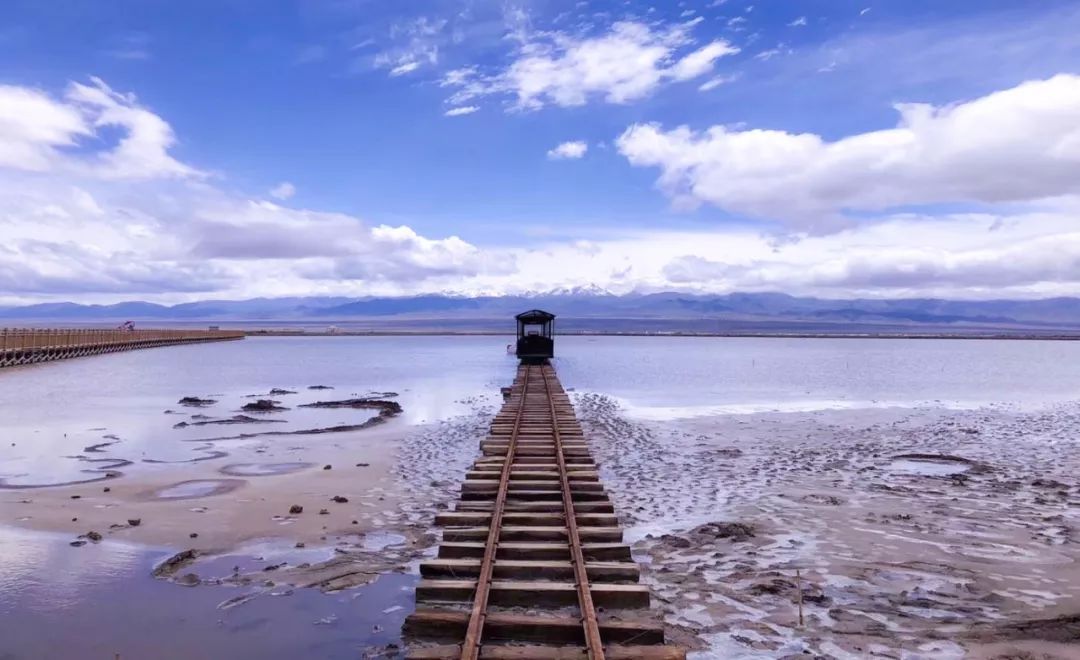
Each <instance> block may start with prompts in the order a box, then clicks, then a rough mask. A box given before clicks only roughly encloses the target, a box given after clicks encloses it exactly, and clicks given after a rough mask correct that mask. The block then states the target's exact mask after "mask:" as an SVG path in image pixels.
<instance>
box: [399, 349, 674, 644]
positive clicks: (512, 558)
mask: <svg viewBox="0 0 1080 660" xmlns="http://www.w3.org/2000/svg"><path fill="white" fill-rule="evenodd" d="M480 448H481V450H482V452H483V457H481V458H479V459H478V460H477V461H476V463H475V464H474V465H473V468H472V469H471V470H470V471H469V472H468V474H466V479H465V482H464V484H463V485H462V492H461V500H460V501H459V502H458V503H457V505H456V507H455V509H454V510H453V511H448V512H445V513H442V514H439V515H438V516H437V517H436V520H435V522H436V524H437V525H439V526H440V527H442V528H443V539H442V541H443V542H442V544H441V545H440V547H439V554H438V558H437V559H434V560H431V561H425V562H423V563H422V564H421V566H420V575H421V581H420V583H419V585H418V586H417V589H416V602H417V610H416V612H415V613H413V614H412V615H410V616H409V617H408V619H407V620H406V622H405V627H404V633H405V637H406V641H407V643H408V657H409V658H414V659H416V660H421V659H423V660H433V659H437V658H445V659H449V658H462V659H464V660H474V659H476V658H507V659H510V658H513V659H515V660H524V659H535V660H553V659H564V658H575V659H577V658H582V659H589V660H601V659H603V658H611V659H627V660H628V659H631V658H637V659H641V660H680V659H682V658H685V656H686V652H685V650H684V649H682V648H679V647H675V646H670V645H665V644H664V628H663V625H662V624H661V623H660V621H659V620H658V619H657V618H656V617H655V616H654V615H652V614H651V613H650V612H649V610H648V608H649V590H648V588H647V587H645V586H643V585H640V584H638V578H639V577H640V570H639V568H638V566H637V564H635V563H634V562H633V561H632V560H631V557H630V547H629V546H627V545H626V544H624V543H623V541H622V529H621V528H620V527H619V525H618V521H617V519H616V518H615V515H614V509H613V508H612V505H611V500H610V499H608V496H607V494H606V493H605V492H604V487H603V485H602V484H601V483H600V479H599V475H598V473H597V466H596V463H595V461H594V460H593V458H592V455H591V454H590V453H589V448H588V445H587V443H586V442H585V438H584V435H583V434H582V430H581V425H580V424H579V423H578V421H577V417H576V415H575V414H574V409H573V406H572V405H571V403H570V400H569V397H567V395H566V392H564V391H563V388H562V385H561V384H560V383H559V381H558V378H557V377H556V375H555V371H554V369H553V368H552V367H551V366H550V365H546V364H544V365H522V366H520V367H519V368H518V372H517V378H516V379H515V381H514V385H513V387H512V388H511V389H510V394H509V397H508V399H507V401H506V403H505V405H504V406H503V408H502V410H501V411H500V412H499V413H498V414H497V415H496V416H495V419H494V420H493V421H492V423H491V433H490V435H489V436H488V437H487V438H486V439H484V440H483V441H482V442H481V443H480Z"/></svg>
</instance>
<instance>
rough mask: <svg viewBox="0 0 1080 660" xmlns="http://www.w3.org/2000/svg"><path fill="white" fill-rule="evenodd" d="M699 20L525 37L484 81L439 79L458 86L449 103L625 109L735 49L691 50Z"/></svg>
mask: <svg viewBox="0 0 1080 660" xmlns="http://www.w3.org/2000/svg"><path fill="white" fill-rule="evenodd" d="M700 20H701V19H700V17H699V18H698V19H695V20H693V21H690V22H688V23H684V24H680V25H677V26H675V27H670V28H667V29H660V28H654V27H651V26H649V25H646V24H644V23H635V22H628V21H624V22H618V23H615V24H614V25H612V27H611V30H610V31H609V32H607V33H606V34H603V35H601V36H594V37H585V38H582V37H574V36H570V35H567V34H563V33H542V34H537V35H523V36H522V37H521V38H522V39H524V40H525V41H524V43H523V44H522V45H521V48H520V52H519V53H518V54H517V57H516V58H515V59H514V60H513V61H512V62H511V63H510V65H509V66H507V67H506V68H505V69H504V70H502V71H499V72H497V73H495V74H494V75H488V76H485V75H483V74H481V73H480V72H479V71H478V70H477V69H475V68H468V69H456V70H454V71H451V72H450V73H448V74H447V75H446V77H444V78H443V80H442V83H441V84H442V85H443V86H445V87H452V88H456V89H457V91H456V92H455V93H454V94H453V95H452V96H451V97H450V101H451V102H452V103H465V102H468V101H470V100H472V99H475V98H478V97H482V96H488V95H499V96H502V95H509V96H511V97H512V98H513V99H514V100H513V102H512V107H513V108H515V109H525V110H535V109H538V108H541V107H543V106H545V105H549V104H552V105H558V106H562V107H570V106H579V105H584V104H586V103H587V102H589V101H590V100H592V99H594V98H602V99H603V100H605V101H606V102H608V103H629V102H631V101H635V100H638V99H641V98H644V97H646V96H649V95H650V94H652V93H653V92H654V91H655V90H656V89H657V88H659V87H660V86H661V85H663V84H664V83H665V82H668V81H683V80H689V79H692V78H696V77H699V76H702V75H705V74H707V73H709V72H710V71H712V70H713V66H714V63H715V61H716V60H717V59H719V58H721V57H724V56H726V55H731V54H733V53H737V52H738V51H739V49H738V48H736V47H735V46H732V45H731V44H730V43H728V42H726V41H723V40H718V41H714V42H712V43H709V44H707V45H705V46H703V47H701V48H698V49H694V50H689V51H688V49H687V47H688V46H690V45H692V43H693V42H692V39H691V38H690V36H689V31H690V30H691V29H692V27H693V26H694V25H696V24H697V23H698V22H700Z"/></svg>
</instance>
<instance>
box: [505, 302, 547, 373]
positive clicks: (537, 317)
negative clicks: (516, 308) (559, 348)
mask: <svg viewBox="0 0 1080 660" xmlns="http://www.w3.org/2000/svg"><path fill="white" fill-rule="evenodd" d="M514 318H516V319H517V337H518V338H517V356H518V359H520V360H521V361H522V362H531V363H541V362H546V361H547V360H548V359H549V358H552V357H554V356H555V340H554V339H552V335H553V334H554V332H555V315H554V314H551V313H549V312H545V311H543V310H539V309H531V310H529V311H527V312H522V313H521V314H518V315H517V316H516V317H514Z"/></svg>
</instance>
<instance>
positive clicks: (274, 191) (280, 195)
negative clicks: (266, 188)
mask: <svg viewBox="0 0 1080 660" xmlns="http://www.w3.org/2000/svg"><path fill="white" fill-rule="evenodd" d="M295 194H296V186H294V185H293V184H291V183H289V182H288V181H282V182H281V183H279V184H277V185H276V186H274V187H273V188H271V189H270V196H271V197H273V198H274V199H280V200H286V199H289V198H290V197H292V196H293V195H295Z"/></svg>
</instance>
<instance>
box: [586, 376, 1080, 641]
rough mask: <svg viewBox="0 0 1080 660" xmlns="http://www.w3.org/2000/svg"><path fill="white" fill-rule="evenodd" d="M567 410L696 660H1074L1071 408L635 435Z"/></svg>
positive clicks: (879, 413)
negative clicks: (575, 417)
mask: <svg viewBox="0 0 1080 660" xmlns="http://www.w3.org/2000/svg"><path fill="white" fill-rule="evenodd" d="M575 402H576V404H577V406H578V410H579V415H580V417H581V418H582V422H583V424H584V425H585V428H586V432H587V433H589V434H590V435H591V437H592V440H593V447H594V453H595V454H596V456H597V458H598V460H600V461H601V462H602V476H603V479H604V481H605V483H606V485H607V487H608V489H609V490H610V491H611V493H612V496H613V499H614V501H615V504H616V509H617V511H618V512H619V514H620V516H621V517H622V519H623V522H624V524H625V525H626V526H627V527H628V536H629V537H630V540H632V541H633V542H634V552H635V555H636V556H637V557H638V558H639V559H640V560H642V561H645V562H648V564H649V565H650V567H651V570H649V571H648V572H647V574H646V578H645V579H646V580H647V581H648V582H649V583H650V584H651V586H652V587H653V589H654V594H656V595H657V596H658V598H657V599H656V600H657V601H658V605H659V607H660V608H661V609H662V610H663V612H664V616H665V619H666V621H667V622H668V623H669V624H670V625H671V627H672V635H673V637H675V638H677V639H681V640H682V641H684V642H685V643H687V644H688V645H690V646H692V647H695V648H697V649H699V651H698V655H697V657H699V658H735V657H774V658H778V657H785V656H788V655H792V656H793V655H794V654H799V656H800V657H801V656H802V654H804V653H810V654H813V655H818V656H825V657H836V658H864V657H881V658H915V657H925V658H931V657H932V658H960V657H986V658H989V657H996V658H1005V657H1009V658H1013V657H1017V658H1019V657H1024V658H1026V657H1038V658H1077V657H1080V646H1078V644H1080V618H1078V617H1077V616H1076V615H1077V614H1078V613H1080V546H1078V545H1077V540H1078V538H1077V536H1076V534H1077V529H1078V527H1080V482H1078V481H1077V477H1076V475H1077V474H1080V451H1078V449H1080V447H1078V445H1080V405H1076V404H1069V405H1061V406H1057V407H1055V408H1052V409H1048V410H1044V411H1042V412H1028V413H1020V412H1015V411H1011V410H1008V409H1006V408H984V409H980V410H973V411H946V410H942V409H924V410H911V409H873V410H836V411H821V412H814V413H787V414H781V413H777V414H753V415H719V416H706V417H697V418H690V419H680V420H668V421H636V420H632V419H628V418H627V417H626V416H625V415H624V414H623V413H622V411H621V410H620V409H619V408H618V405H617V404H616V403H615V402H614V401H613V400H612V399H610V398H607V397H604V396H602V395H594V394H583V395H578V396H577V397H576V401H575ZM710 523H722V524H719V525H718V524H710ZM730 523H735V524H734V525H732V524H730ZM796 570H798V574H797V573H796ZM800 586H801V589H800ZM800 591H801V593H802V601H803V616H804V625H802V626H800V625H799V623H798V600H799V593H800ZM1058 617H1064V618H1058ZM1069 617H1072V618H1069ZM1025 653H1028V654H1033V655H1025Z"/></svg>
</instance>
